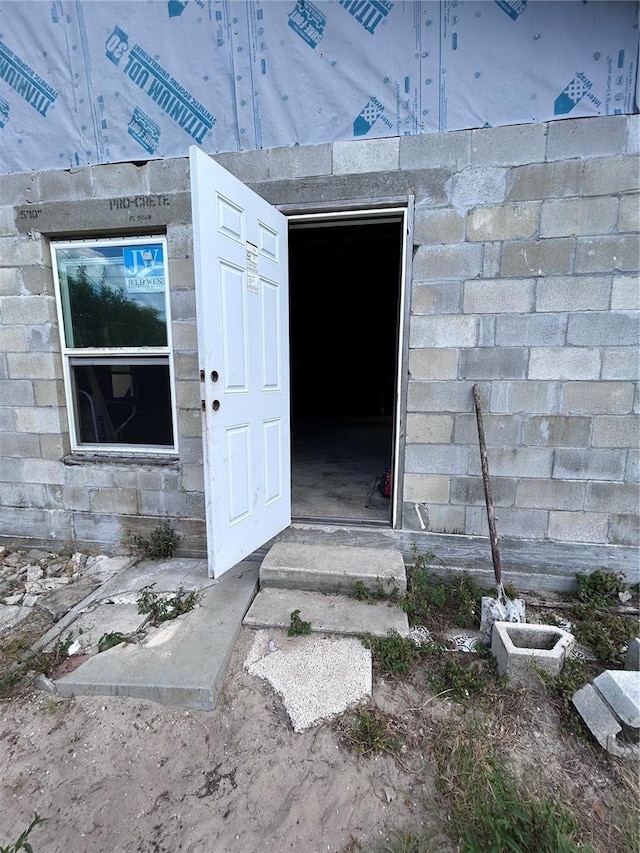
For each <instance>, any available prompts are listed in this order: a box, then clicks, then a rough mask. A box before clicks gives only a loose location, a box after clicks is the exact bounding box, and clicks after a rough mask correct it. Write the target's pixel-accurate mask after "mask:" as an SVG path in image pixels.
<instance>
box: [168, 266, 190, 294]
mask: <svg viewBox="0 0 640 853" xmlns="http://www.w3.org/2000/svg"><path fill="white" fill-rule="evenodd" d="M169 280H170V282H171V292H172V293H174V292H175V291H176V290H193V289H195V274H194V269H193V258H169Z"/></svg>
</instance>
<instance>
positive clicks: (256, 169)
mask: <svg viewBox="0 0 640 853" xmlns="http://www.w3.org/2000/svg"><path fill="white" fill-rule="evenodd" d="M213 159H214V160H216V161H217V162H218V163H219V164H220V165H221V166H222V168H223V169H226V170H227V172H231V174H232V175H235V177H236V178H238V180H239V181H244V183H246V184H255V183H259V182H260V181H268V180H269V149H267V148H260V149H258V150H256V151H239V152H235V151H232V152H230V153H226V154H215V155H214V158H213ZM330 168H331V165H329V169H330Z"/></svg>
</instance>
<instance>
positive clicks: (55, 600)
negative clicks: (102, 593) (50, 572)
mask: <svg viewBox="0 0 640 853" xmlns="http://www.w3.org/2000/svg"><path fill="white" fill-rule="evenodd" d="M99 585H100V582H99V581H97V580H95V579H93V578H80V580H79V581H76V583H70V584H67V585H66V586H63V587H60V589H55V590H52V591H51V592H47V593H45V594H44V595H42V596H41V597H40V600H39V601H38V605H39V606H40V607H42V608H43V609H44V610H46V611H48V612H49V613H50V614H51V615H52V616H53V618H54V619H56V620H58V619H60V618H61V617H62V616H64V615H65V614H66V613H68V612H69V611H70V610H73V608H74V607H75V606H76V604H79V603H80V602H81V601H84V599H85V598H86V597H87V596H88V595H91V593H92V592H93V591H94V589H96V588H97V587H98V586H99Z"/></svg>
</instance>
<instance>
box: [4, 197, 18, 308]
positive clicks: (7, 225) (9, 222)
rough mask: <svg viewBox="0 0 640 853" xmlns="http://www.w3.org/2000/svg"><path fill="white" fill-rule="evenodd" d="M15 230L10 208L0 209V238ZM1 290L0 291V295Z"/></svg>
mask: <svg viewBox="0 0 640 853" xmlns="http://www.w3.org/2000/svg"><path fill="white" fill-rule="evenodd" d="M15 230H16V221H15V214H14V210H13V208H12V207H0V236H2V237H7V236H9V235H10V234H13V233H14V231H15ZM1 294H2V290H1V289H0V295H1Z"/></svg>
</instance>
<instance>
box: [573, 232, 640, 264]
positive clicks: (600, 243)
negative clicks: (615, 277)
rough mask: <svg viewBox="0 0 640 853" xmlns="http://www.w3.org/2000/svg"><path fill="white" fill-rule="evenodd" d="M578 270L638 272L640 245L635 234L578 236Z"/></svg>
mask: <svg viewBox="0 0 640 853" xmlns="http://www.w3.org/2000/svg"><path fill="white" fill-rule="evenodd" d="M577 240H578V245H577V249H576V272H578V273H581V272H608V271H612V272H618V271H620V272H637V270H638V267H639V266H640V246H639V245H638V238H637V236H636V235H634V234H621V235H620V236H612V235H610V236H604V237H578V238H577Z"/></svg>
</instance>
